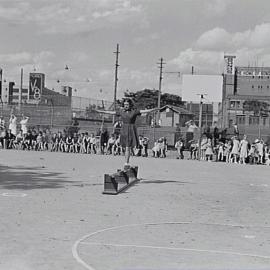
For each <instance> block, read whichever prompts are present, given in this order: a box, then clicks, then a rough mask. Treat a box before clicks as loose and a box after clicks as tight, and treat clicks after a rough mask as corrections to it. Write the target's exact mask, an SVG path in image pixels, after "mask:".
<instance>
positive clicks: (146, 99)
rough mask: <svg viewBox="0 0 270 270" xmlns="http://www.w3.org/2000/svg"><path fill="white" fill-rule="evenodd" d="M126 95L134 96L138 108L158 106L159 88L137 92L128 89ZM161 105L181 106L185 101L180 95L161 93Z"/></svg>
mask: <svg viewBox="0 0 270 270" xmlns="http://www.w3.org/2000/svg"><path fill="white" fill-rule="evenodd" d="M124 96H125V97H129V98H132V99H133V100H134V102H135V106H136V107H137V108H138V109H144V108H155V107H157V103H158V90H150V89H144V90H141V91H137V92H129V91H126V92H125V93H124ZM160 105H161V107H163V106H165V105H173V106H177V107H180V106H183V105H184V102H183V101H182V98H181V97H180V96H178V95H174V94H169V93H164V94H161V101H160Z"/></svg>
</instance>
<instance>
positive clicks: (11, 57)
mask: <svg viewBox="0 0 270 270" xmlns="http://www.w3.org/2000/svg"><path fill="white" fill-rule="evenodd" d="M53 56H54V54H53V53H52V52H50V51H41V52H39V53H30V52H19V53H8V54H0V62H2V63H4V64H12V65H17V66H19V65H26V64H31V63H32V64H39V63H43V62H46V61H48V59H50V58H52V57H53Z"/></svg>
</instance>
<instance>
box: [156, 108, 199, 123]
mask: <svg viewBox="0 0 270 270" xmlns="http://www.w3.org/2000/svg"><path fill="white" fill-rule="evenodd" d="M193 118H194V114H193V113H192V112H190V111H188V110H186V109H184V108H182V107H177V106H173V105H165V106H163V107H162V108H160V120H161V123H160V125H161V126H163V127H177V126H180V127H184V126H185V123H186V122H187V121H189V120H192V119H193Z"/></svg>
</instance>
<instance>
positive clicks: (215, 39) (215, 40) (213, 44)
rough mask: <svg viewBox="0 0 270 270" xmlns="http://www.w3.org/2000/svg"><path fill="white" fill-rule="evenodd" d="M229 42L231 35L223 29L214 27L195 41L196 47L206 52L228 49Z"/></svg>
mask: <svg viewBox="0 0 270 270" xmlns="http://www.w3.org/2000/svg"><path fill="white" fill-rule="evenodd" d="M230 42H231V34H230V33H228V32H227V31H226V30H225V29H223V28H219V27H216V28H214V29H212V30H209V31H207V32H205V33H203V34H202V35H201V36H200V37H199V39H198V40H197V41H196V47H198V48H200V49H206V50H216V49H219V50H222V49H225V48H228V46H230Z"/></svg>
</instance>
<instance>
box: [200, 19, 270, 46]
mask: <svg viewBox="0 0 270 270" xmlns="http://www.w3.org/2000/svg"><path fill="white" fill-rule="evenodd" d="M195 46H196V48H199V49H203V50H223V51H226V50H228V49H229V50H236V49H239V48H242V47H249V48H264V47H267V46H270V23H263V24H260V25H256V26H255V27H254V29H248V30H246V31H243V32H235V33H229V32H227V31H226V30H225V29H223V28H218V27H217V28H214V29H211V30H209V31H206V32H205V33H203V34H202V35H201V36H200V37H199V38H198V40H197V41H196V42H195Z"/></svg>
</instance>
